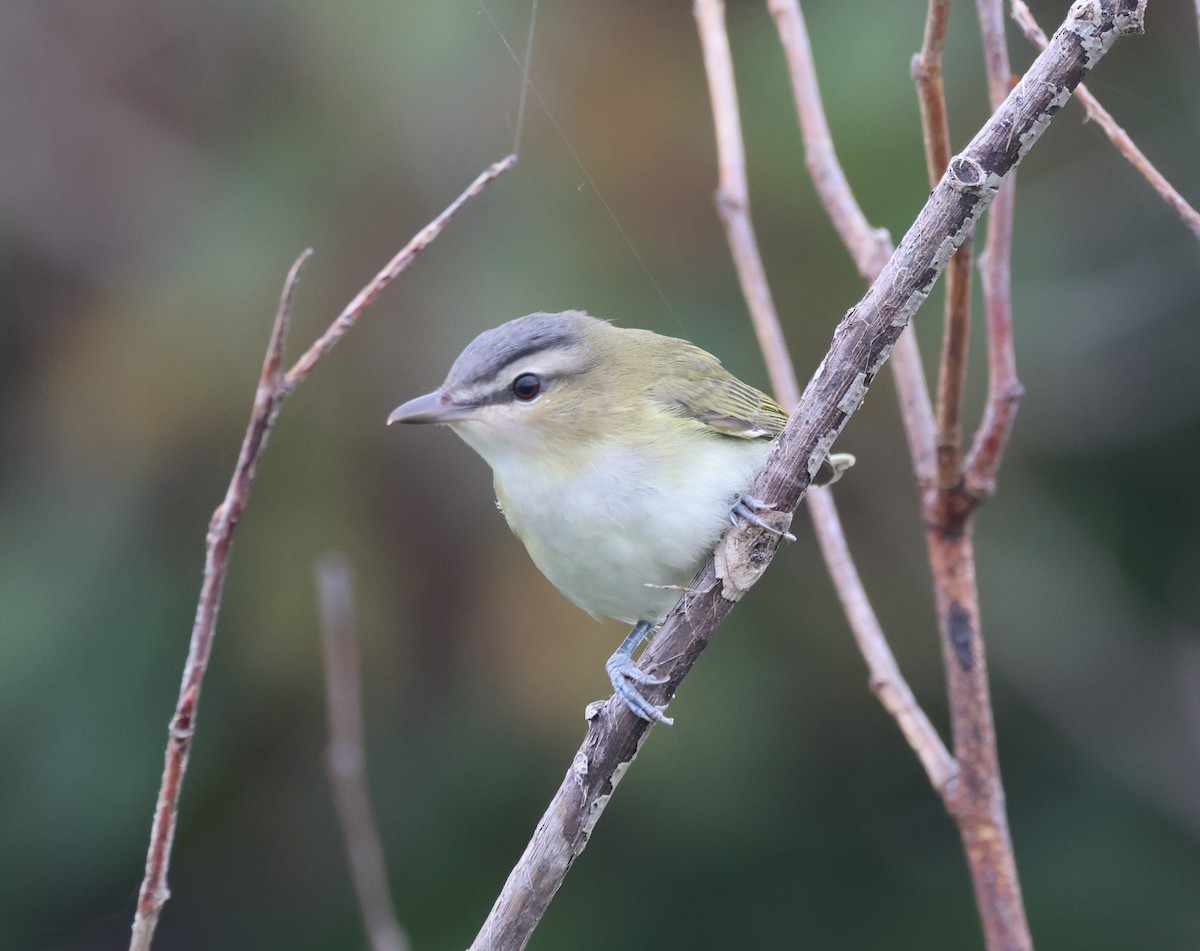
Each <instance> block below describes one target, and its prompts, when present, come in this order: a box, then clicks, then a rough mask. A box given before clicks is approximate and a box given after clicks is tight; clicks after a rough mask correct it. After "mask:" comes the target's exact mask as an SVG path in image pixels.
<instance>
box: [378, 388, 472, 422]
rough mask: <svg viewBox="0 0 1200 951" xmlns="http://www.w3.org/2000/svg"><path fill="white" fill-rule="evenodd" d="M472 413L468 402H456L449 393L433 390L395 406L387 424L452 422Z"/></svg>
mask: <svg viewBox="0 0 1200 951" xmlns="http://www.w3.org/2000/svg"><path fill="white" fill-rule="evenodd" d="M474 414H475V407H474V406H472V405H470V404H469V403H457V402H455V400H454V398H453V397H451V396H450V394H449V393H446V392H444V391H442V390H434V391H433V392H432V393H426V394H425V395H424V396H418V397H417V398H416V399H415V400H409V401H408V402H407V403H405V404H403V405H402V406H397V407H396V408H395V409H394V410H392V413H391V415H390V416H388V418H387V424H388V425H389V426H391V425H392V423H453V422H456V421H457V420H460V419H470V418H471V417H472V416H473V415H474Z"/></svg>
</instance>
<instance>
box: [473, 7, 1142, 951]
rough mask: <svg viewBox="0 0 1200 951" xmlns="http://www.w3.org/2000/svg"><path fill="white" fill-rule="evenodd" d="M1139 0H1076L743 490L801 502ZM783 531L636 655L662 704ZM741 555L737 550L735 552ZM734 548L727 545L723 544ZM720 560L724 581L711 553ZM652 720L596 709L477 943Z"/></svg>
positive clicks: (511, 917) (536, 904)
mask: <svg viewBox="0 0 1200 951" xmlns="http://www.w3.org/2000/svg"><path fill="white" fill-rule="evenodd" d="M1142 6H1143V4H1141V3H1136V2H1133V0H1080V2H1077V3H1076V4H1075V5H1074V6H1073V7H1072V10H1071V13H1070V15H1069V16H1068V19H1067V21H1066V23H1064V25H1063V28H1062V29H1060V30H1059V32H1058V33H1056V34H1055V36H1054V39H1053V40H1052V41H1051V43H1050V46H1049V47H1048V48H1047V49H1046V51H1045V52H1043V53H1042V54H1041V55H1040V56H1039V57H1038V58H1037V59H1036V60H1035V61H1034V63H1033V64H1032V65H1031V66H1030V68H1029V71H1028V72H1027V73H1026V75H1025V78H1024V80H1023V82H1022V84H1021V91H1020V92H1019V93H1018V94H1013V95H1010V96H1009V97H1008V98H1007V99H1006V100H1005V102H1004V104H1003V105H1002V106H1001V107H1000V109H999V110H997V111H996V113H995V114H994V115H993V116H992V118H991V119H989V120H988V122H987V124H986V125H985V126H984V128H983V129H981V130H980V132H979V133H978V134H977V135H976V136H975V138H974V139H973V140H972V141H971V143H970V144H969V145H968V146H967V148H966V149H965V150H964V151H963V152H962V153H960V154H959V155H958V156H956V157H955V158H954V159H952V160H951V162H950V167H949V168H948V170H947V172H946V174H945V175H944V176H943V177H942V179H941V181H940V182H939V183H938V185H937V187H936V188H935V189H934V190H933V192H932V193H931V195H930V197H929V200H928V202H927V203H926V205H925V207H924V209H922V211H921V213H920V214H919V215H918V217H917V219H916V221H915V222H914V223H913V225H912V227H911V228H910V229H909V231H908V233H907V234H906V235H905V237H904V239H903V240H902V241H901V242H900V245H899V246H898V248H897V250H896V253H895V254H894V255H893V256H892V258H891V260H890V261H889V262H888V264H887V265H886V266H885V267H884V268H883V270H882V272H881V273H880V275H879V277H878V278H877V279H876V281H875V282H874V283H873V284H872V285H871V287H870V289H869V290H868V291H867V293H866V295H865V296H864V297H863V299H862V300H861V301H860V302H859V303H858V305H857V306H855V307H853V308H852V309H851V310H850V311H849V313H847V315H846V316H845V317H844V318H843V319H842V321H841V323H840V324H839V325H838V327H837V330H836V331H835V332H834V338H833V342H832V345H831V347H830V350H829V352H828V354H827V355H826V357H825V359H824V361H823V362H822V363H821V366H820V367H819V368H818V370H817V372H816V374H815V375H814V377H813V379H812V380H811V381H810V383H809V384H808V387H807V388H806V389H805V391H804V394H803V395H802V396H801V399H800V402H799V404H798V406H797V407H796V410H795V412H794V413H793V414H792V417H791V420H790V422H789V423H788V426H787V428H786V429H785V430H784V432H783V434H782V435H781V436H780V438H779V441H778V443H777V445H776V447H775V449H774V451H773V453H772V455H771V457H770V459H769V460H768V462H767V465H766V467H765V469H764V470H763V472H762V473H761V474H760V476H759V477H758V478H757V479H756V480H755V484H754V485H753V486H752V487H751V489H750V491H751V492H752V493H753V494H754V495H755V496H756V497H758V498H769V499H771V500H772V501H774V502H777V503H778V504H779V506H780V507H781V508H784V509H786V510H787V511H791V510H793V509H794V508H795V507H796V505H798V504H799V501H800V499H801V498H802V497H803V495H804V493H805V491H806V490H807V488H808V485H809V483H810V481H811V477H812V474H813V473H814V472H815V471H816V470H817V468H818V466H820V464H821V462H822V461H823V460H824V458H825V456H826V454H827V453H828V452H829V449H830V447H831V446H832V445H833V442H834V440H835V439H836V438H837V436H838V434H839V433H840V432H841V430H842V428H843V427H844V426H845V424H846V422H847V420H848V419H849V418H850V416H851V415H852V414H853V413H854V412H855V411H856V410H857V409H858V407H859V405H860V404H861V402H862V399H863V396H864V395H865V393H866V390H867V387H868V386H869V385H870V383H871V382H872V380H873V379H874V377H875V375H876V374H877V373H878V371H879V369H880V367H882V365H883V363H884V362H885V361H886V360H887V357H888V355H889V354H890V352H891V350H892V347H893V346H894V345H895V343H896V340H897V339H898V337H899V336H900V333H901V332H902V330H903V329H904V327H905V326H907V324H908V321H909V319H910V318H911V317H912V315H913V313H914V312H915V311H916V310H917V308H918V307H919V306H920V305H921V303H922V301H924V299H925V297H926V296H927V295H928V294H929V291H930V289H931V287H932V286H933V283H934V281H936V280H937V278H938V277H939V276H940V275H941V273H942V271H943V270H944V269H945V267H946V264H947V262H948V261H949V259H950V256H951V255H952V254H953V253H954V251H955V250H956V249H957V248H958V246H959V245H960V244H961V243H962V241H963V240H964V239H965V238H966V237H967V236H968V235H969V234H970V233H971V231H972V229H973V228H974V225H975V222H976V221H977V220H978V218H979V216H980V215H981V214H982V213H983V211H984V210H985V209H986V208H987V206H988V205H989V204H990V202H991V200H992V198H993V197H994V195H995V193H996V190H997V188H999V186H1000V184H1001V183H1002V182H1003V180H1004V178H1005V177H1006V176H1007V175H1008V174H1009V173H1010V172H1011V171H1012V169H1013V168H1015V167H1016V165H1017V163H1018V162H1019V161H1020V160H1021V159H1022V157H1023V156H1024V155H1025V154H1026V153H1027V152H1028V151H1029V149H1030V148H1032V147H1033V145H1034V144H1035V143H1036V141H1037V139H1038V138H1039V137H1040V136H1041V134H1042V133H1043V132H1044V131H1045V129H1046V128H1047V127H1048V126H1049V124H1050V122H1051V121H1052V119H1053V117H1054V115H1055V114H1056V113H1057V111H1058V110H1059V109H1060V108H1061V106H1062V104H1063V103H1064V102H1065V101H1066V99H1067V98H1068V97H1069V96H1070V93H1071V90H1072V89H1074V88H1075V86H1077V85H1078V84H1079V82H1080V80H1081V79H1082V78H1083V76H1084V74H1085V73H1086V72H1087V70H1089V69H1091V68H1093V67H1094V66H1095V64H1096V63H1097V62H1099V60H1100V59H1101V58H1102V57H1103V55H1104V54H1105V53H1106V52H1107V51H1108V49H1109V48H1110V47H1111V46H1112V44H1113V43H1114V42H1115V41H1116V40H1117V39H1118V38H1119V37H1120V36H1122V35H1126V34H1130V33H1138V32H1141V29H1142V21H1141V12H1142ZM776 547H777V539H775V538H774V536H764V535H762V534H759V533H757V530H745V529H742V530H734V531H732V532H731V533H730V534H729V535H728V536H727V537H726V539H725V541H724V542H723V543H722V545H721V546H720V548H719V551H718V555H717V556H716V557H715V558H714V559H711V560H710V561H709V563H708V564H707V565H706V566H705V567H704V568H703V569H702V570H701V572H700V573H699V574H698V575H697V577H696V578H695V579H694V581H693V582H692V584H691V585H690V586H689V590H688V591H687V593H685V594H684V596H683V597H682V598H681V599H680V601H679V603H678V604H676V606H675V608H674V610H673V611H672V612H671V614H670V616H669V617H668V618H667V621H666V623H665V624H664V625H663V628H662V630H661V631H660V632H659V634H658V636H657V637H656V638H655V640H654V642H653V643H652V644H651V645H650V647H649V648H648V649H647V651H646V653H645V655H644V656H643V658H642V663H643V665H646V666H650V667H652V668H653V669H656V670H657V671H658V672H659V673H662V674H665V675H666V676H667V678H668V681H667V683H666V684H665V685H664V686H662V687H661V688H657V689H656V690H651V691H650V695H651V699H652V700H654V701H655V702H660V703H661V702H663V701H665V700H667V699H668V698H669V697H671V696H673V695H674V692H675V690H676V689H677V688H678V686H679V683H680V682H681V681H682V679H683V678H684V676H686V674H687V672H688V671H689V670H690V669H691V667H692V665H693V664H694V663H695V661H696V659H697V657H698V656H699V654H700V652H701V651H702V650H703V649H704V648H705V646H707V644H708V641H709V639H710V638H711V637H712V634H713V632H714V631H715V629H716V627H717V625H718V624H720V622H721V621H722V620H724V618H725V617H726V615H728V613H729V611H730V610H732V608H733V605H734V603H736V601H737V600H738V599H739V598H740V597H741V596H742V595H743V594H744V593H745V590H746V589H747V588H748V587H749V586H750V585H752V584H753V583H754V581H755V580H756V579H757V577H758V575H759V574H761V572H762V571H763V570H765V568H766V566H767V564H768V563H769V562H770V560H771V558H772V557H773V556H774V552H775V549H776ZM739 548H740V549H741V550H742V551H743V555H742V556H741V557H738V556H737V554H736V550H737V549H739ZM731 549H733V551H731ZM717 559H720V560H721V565H722V567H721V574H722V576H723V577H718V573H717V567H716V560H717ZM648 730H649V725H648V724H647V723H646V722H645V721H642V720H639V719H638V718H636V717H635V716H634V715H633V714H632V713H630V712H629V711H628V710H627V709H626V708H625V707H624V705H623V704H621V703H620V701H619V700H617V698H615V697H613V698H610V699H609V700H608V701H606V702H602V703H598V704H594V705H592V707H590V708H589V725H588V731H587V735H586V736H585V738H584V741H583V744H582V746H581V747H580V748H579V750H578V752H577V753H576V754H575V758H574V760H573V762H572V764H571V767H570V769H569V770H568V771H567V774H566V776H565V777H564V779H563V782H562V785H561V786H560V787H559V790H558V792H557V793H556V794H555V796H554V798H553V799H552V800H551V803H550V805H549V807H548V809H547V810H546V812H545V814H544V815H543V817H542V820H541V821H540V822H539V824H538V827H537V829H536V831H535V832H534V834H533V837H532V839H531V840H530V842H529V845H528V846H527V848H526V850H525V853H524V855H523V856H522V857H521V859H520V860H519V862H518V864H517V866H516V867H515V868H514V870H513V872H512V873H511V874H510V876H509V878H508V881H507V882H506V883H505V885H504V888H503V889H502V891H501V893H500V896H499V897H498V898H497V900H496V903H495V905H494V906H493V909H492V912H491V914H490V915H489V916H488V918H487V920H486V921H485V923H484V926H483V928H482V930H481V931H480V933H479V935H478V936H477V937H476V939H475V942H474V943H473V944H472V948H475V949H484V948H487V949H500V948H503V949H506V951H507V949H516V948H523V947H524V946H525V944H526V942H527V941H528V940H529V936H530V935H531V934H532V932H533V929H534V928H535V927H536V925H537V922H538V921H539V920H540V919H541V916H542V914H543V912H544V911H545V909H546V907H547V905H548V903H549V901H550V900H551V898H552V897H553V896H554V894H555V892H556V891H557V890H558V888H559V886H560V885H561V883H562V880H563V877H564V876H565V875H566V872H567V870H568V869H569V868H570V866H571V864H572V863H573V862H574V861H575V859H576V858H577V857H578V856H579V854H580V853H581V852H582V851H583V849H584V848H585V847H586V846H587V842H588V839H589V837H590V836H591V833H592V830H593V829H594V828H595V825H596V822H598V821H599V818H600V815H601V814H602V812H603V810H604V808H605V806H606V805H607V803H608V800H609V799H610V798H611V796H612V795H613V792H614V790H615V789H616V786H617V784H618V783H619V782H620V780H621V777H622V776H623V775H624V773H625V771H626V770H627V769H628V767H629V765H630V763H631V762H632V760H633V759H634V757H635V756H636V755H637V751H638V749H639V747H640V746H641V743H642V741H643V740H644V739H645V737H646V736H647V733H648Z"/></svg>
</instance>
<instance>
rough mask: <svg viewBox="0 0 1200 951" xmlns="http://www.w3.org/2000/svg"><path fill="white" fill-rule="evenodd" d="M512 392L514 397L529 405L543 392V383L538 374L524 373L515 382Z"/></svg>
mask: <svg viewBox="0 0 1200 951" xmlns="http://www.w3.org/2000/svg"><path fill="white" fill-rule="evenodd" d="M512 391H513V396H515V397H516V398H517V399H519V400H521V402H523V403H528V402H529V401H530V400H531V399H533V398H534V397H535V396H537V395H538V394H539V393H540V392H542V381H541V380H540V379H539V378H538V375H537V374H536V373H522V374H521V375H520V376H519V377H517V378H516V379H515V380H513V385H512Z"/></svg>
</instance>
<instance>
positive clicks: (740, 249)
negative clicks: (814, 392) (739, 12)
mask: <svg viewBox="0 0 1200 951" xmlns="http://www.w3.org/2000/svg"><path fill="white" fill-rule="evenodd" d="M693 12H694V14H695V17H696V22H697V23H698V24H699V27H700V46H701V50H702V52H703V56H704V66H705V69H706V70H707V71H708V77H709V81H708V94H709V98H710V100H711V102H712V112H713V115H714V116H718V117H720V116H733V117H734V121H732V122H721V121H718V122H717V124H716V133H717V154H718V155H719V156H720V161H719V164H718V171H719V181H718V184H717V195H716V205H717V214H718V215H719V216H720V218H721V222H722V224H724V226H725V233H726V236H727V237H728V239H729V247H730V250H731V252H732V254H733V261H734V265H735V268H736V270H737V275H738V280H739V281H740V282H741V285H742V296H743V297H744V298H745V299H746V306H747V307H748V308H749V310H750V322H751V323H752V324H753V326H754V333H755V335H756V336H757V337H758V346H759V349H760V350H761V351H762V353H763V357H764V359H765V360H766V363H767V373H768V374H769V375H770V377H771V379H772V380H773V381H775V380H783V379H786V378H787V377H788V376H789V375H793V376H794V374H792V373H791V372H790V371H791V360H790V358H789V357H788V351H787V342H786V341H785V340H784V338H783V329H782V328H781V327H780V325H779V318H778V317H777V316H776V312H775V302H774V301H773V300H772V299H771V288H770V287H769V286H768V284H767V273H766V269H765V268H764V267H763V263H762V255H761V254H759V251H758V241H757V239H756V238H755V236H754V228H753V227H752V226H751V224H750V187H749V184H748V180H747V177H746V147H745V145H744V143H743V141H742V126H741V123H740V122H737V121H736V117H737V114H738V102H737V87H736V86H735V85H734V82H733V55H732V54H731V53H730V51H729V36H728V34H727V33H726V32H725V29H724V26H723V23H724V17H725V4H724V3H723V2H721V0H696V2H695V4H694V6H693ZM714 77H719V78H717V79H714ZM795 390H796V392H795V394H794V395H791V396H788V395H786V394H781V396H782V398H783V400H784V405H785V406H793V405H795V401H796V399H797V398H798V397H799V396H800V392H799V388H798V387H797V388H795Z"/></svg>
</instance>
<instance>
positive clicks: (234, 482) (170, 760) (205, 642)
mask: <svg viewBox="0 0 1200 951" xmlns="http://www.w3.org/2000/svg"><path fill="white" fill-rule="evenodd" d="M311 254H312V250H311V249H309V250H306V251H305V252H304V253H303V254H301V255H300V257H299V258H297V259H296V263H295V264H293V265H292V269H291V270H290V271H289V272H288V276H287V280H286V281H285V282H284V285H283V294H282V295H281V296H280V298H279V309H278V310H277V311H276V313H275V324H274V327H273V328H272V330H271V339H270V342H269V343H268V344H267V355H266V358H265V359H264V360H263V368H262V373H261V374H260V375H259V379H258V389H257V390H256V391H255V393H254V408H253V410H252V411H251V413H250V423H249V425H248V426H247V427H246V435H245V437H244V438H243V439H242V449H241V452H240V453H239V454H238V460H237V464H236V465H235V466H234V470H233V478H232V479H231V480H230V482H229V488H228V489H227V490H226V492H225V499H224V501H222V502H221V504H220V505H218V506H217V509H216V511H215V512H213V517H212V521H211V522H210V523H209V526H208V538H207V541H206V549H205V557H204V581H203V583H202V585H201V587H200V598H199V601H198V603H197V605H196V620H195V623H194V624H193V626H192V638H191V643H190V646H189V648H188V656H187V661H186V662H185V664H184V668H183V684H182V686H181V687H180V690H179V702H178V703H177V705H176V707H175V715H174V716H173V717H172V718H171V724H170V727H169V728H168V732H167V751H166V762H165V765H164V767H163V777H162V785H161V787H160V789H159V793H158V802H157V803H156V804H155V807H154V824H153V827H152V828H151V831H150V849H149V852H148V853H147V855H146V874H145V877H144V878H143V880H142V887H141V890H140V891H139V893H138V903H137V915H136V917H135V918H134V922H133V936H132V940H131V941H130V945H129V947H130V951H145V949H148V948H149V947H150V941H151V939H152V938H153V936H154V929H155V927H156V926H157V924H158V916H159V913H160V912H161V911H162V907H163V905H164V904H165V903H166V901H167V899H168V898H169V897H170V891H169V890H168V888H167V868H168V866H169V864H170V860H171V845H172V843H173V841H174V838H175V820H176V816H177V813H178V807H179V793H180V790H181V788H182V785H183V776H184V773H185V772H186V771H187V763H188V754H189V753H190V752H191V748H192V735H193V733H194V731H195V722H196V704H197V702H198V701H199V699H200V688H201V686H202V685H203V682H204V673H205V671H206V670H207V669H208V658H209V655H210V654H211V653H212V643H213V635H214V634H215V633H216V625H217V612H218V611H219V610H220V607H221V592H222V589H223V588H224V585H225V575H226V573H227V571H228V568H229V549H230V545H231V544H232V543H233V535H234V532H235V531H236V530H237V526H238V523H239V522H240V521H241V517H242V512H243V511H245V508H246V503H247V501H249V498H250V488H251V486H252V485H253V483H254V475H255V471H256V469H257V468H258V460H259V459H260V458H262V453H263V450H264V449H265V448H266V444H267V437H268V435H270V432H271V425H272V423H273V422H274V421H275V414H276V413H277V412H278V410H279V401H280V399H281V398H282V397H281V394H280V390H279V383H280V378H281V377H280V374H281V371H282V367H283V347H284V342H285V340H286V338H287V328H288V319H289V315H290V311H291V305H292V298H293V295H294V294H295V291H296V285H297V282H298V281H299V278H300V270H301V268H303V266H304V264H305V262H306V261H307V260H308V258H309V257H310V255H311Z"/></svg>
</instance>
